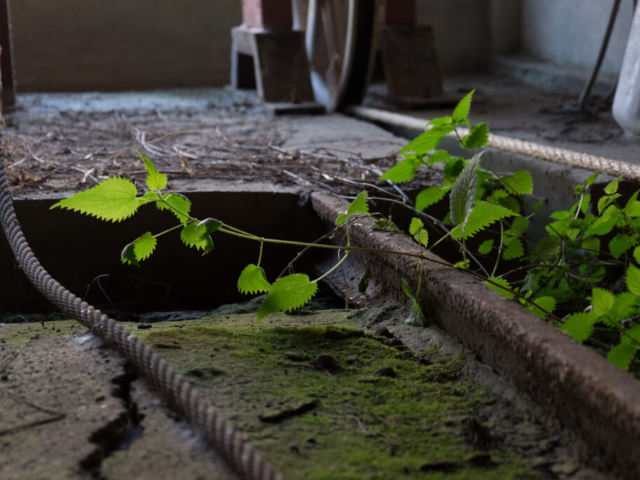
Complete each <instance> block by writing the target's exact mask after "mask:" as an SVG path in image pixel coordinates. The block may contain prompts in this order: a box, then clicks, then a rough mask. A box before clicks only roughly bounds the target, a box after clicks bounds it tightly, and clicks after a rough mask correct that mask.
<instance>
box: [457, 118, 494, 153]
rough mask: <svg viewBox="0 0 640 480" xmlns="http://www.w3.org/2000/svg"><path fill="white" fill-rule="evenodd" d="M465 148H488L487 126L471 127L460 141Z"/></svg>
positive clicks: (483, 124) (479, 124)
mask: <svg viewBox="0 0 640 480" xmlns="http://www.w3.org/2000/svg"><path fill="white" fill-rule="evenodd" d="M462 145H463V146H464V147H465V148H468V149H470V150H471V149H473V148H480V147H485V148H487V147H488V146H489V126H488V125H487V124H486V123H484V122H483V123H478V124H476V125H474V126H473V128H472V129H471V130H470V131H469V133H468V134H467V135H465V136H464V138H463V139H462Z"/></svg>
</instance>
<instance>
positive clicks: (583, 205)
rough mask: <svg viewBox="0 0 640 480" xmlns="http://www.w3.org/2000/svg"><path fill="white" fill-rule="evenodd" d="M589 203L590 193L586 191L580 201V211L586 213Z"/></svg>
mask: <svg viewBox="0 0 640 480" xmlns="http://www.w3.org/2000/svg"><path fill="white" fill-rule="evenodd" d="M589 205H591V194H590V193H587V194H586V195H585V196H584V197H583V198H582V202H580V211H581V212H582V213H587V210H588V209H589Z"/></svg>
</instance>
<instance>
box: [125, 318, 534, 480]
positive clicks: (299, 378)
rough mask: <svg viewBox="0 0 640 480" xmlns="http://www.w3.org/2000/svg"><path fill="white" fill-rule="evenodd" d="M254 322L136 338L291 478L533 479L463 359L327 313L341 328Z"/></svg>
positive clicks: (293, 321)
mask: <svg viewBox="0 0 640 480" xmlns="http://www.w3.org/2000/svg"><path fill="white" fill-rule="evenodd" d="M245 317H246V318H245ZM254 318H255V317H254V316H252V315H246V316H245V315H240V316H222V317H209V318H203V319H200V320H197V321H195V322H181V324H180V325H177V326H175V327H174V328H171V327H170V326H169V325H167V324H164V325H157V326H156V325H154V327H153V328H152V329H150V330H144V331H140V332H139V333H138V332H136V333H138V334H139V336H140V337H141V338H144V339H145V341H146V342H147V343H148V344H149V345H152V346H153V347H154V348H155V350H156V351H157V352H158V353H159V354H160V355H161V356H163V357H164V358H166V359H167V360H168V361H169V362H170V363H171V364H172V365H173V366H174V367H175V368H176V369H177V370H178V371H179V372H180V373H182V374H183V375H185V376H186V378H188V379H189V380H190V381H191V382H192V383H193V384H194V385H195V386H196V387H197V388H198V389H199V390H200V391H201V392H202V393H203V394H204V395H205V396H206V397H207V398H208V400H209V401H211V402H212V403H213V404H214V405H216V407H217V408H219V409H220V410H221V411H222V413H223V414H224V415H226V416H227V417H228V418H229V419H230V420H231V421H232V422H234V424H236V425H237V426H238V427H239V428H240V429H241V430H242V431H243V432H244V433H245V435H246V437H247V438H248V439H249V440H250V441H251V442H252V443H253V444H254V445H255V446H256V448H257V449H258V450H259V451H261V452H262V453H263V454H264V455H265V457H266V458H267V459H269V460H270V461H271V462H272V463H273V464H274V465H275V466H276V468H278V469H279V470H280V471H281V472H282V473H283V474H284V475H285V477H286V478H291V479H302V478H308V479H317V480H320V479H363V478H365V479H367V478H371V479H374V478H375V479H397V478H419V479H422V478H429V479H431V478H433V479H437V478H451V479H477V478H483V479H492V478H495V479H511V478H536V475H535V474H533V473H531V472H529V471H528V470H527V469H526V468H524V466H523V465H524V462H523V461H521V459H519V458H518V456H517V455H516V454H515V453H513V452H512V451H509V450H508V449H507V448H503V447H502V446H501V445H500V442H499V440H497V439H493V438H491V437H490V435H489V434H488V433H487V432H488V429H486V428H485V427H484V426H483V425H482V422H481V421H480V420H479V415H478V412H479V409H480V408H481V407H482V406H484V405H486V403H487V402H489V401H490V399H488V398H487V396H486V395H484V394H483V392H482V391H479V390H478V389H477V388H476V387H475V386H474V385H473V384H472V383H470V382H468V381H462V380H460V379H459V378H458V377H459V371H460V368H461V367H462V363H463V358H461V357H460V358H445V357H440V356H439V355H438V353H437V352H435V351H432V352H430V353H429V355H427V357H422V358H421V359H419V358H418V357H416V356H415V355H414V354H413V353H411V352H409V351H407V350H406V348H404V347H402V346H400V347H397V346H396V347H392V346H388V345H386V344H385V339H384V338H372V337H367V336H365V335H364V333H363V332H362V331H361V330H359V329H356V328H352V327H354V326H355V325H354V324H353V321H352V320H349V318H348V316H347V314H346V313H344V312H342V313H340V312H333V313H330V318H331V319H332V320H334V321H335V322H336V323H338V325H327V319H326V318H324V319H323V317H322V314H318V315H313V316H309V317H291V316H285V315H282V316H278V318H274V319H272V320H271V321H269V322H264V323H261V324H259V325H258V326H256V325H255V323H254ZM313 324H316V325H317V324H320V325H321V326H309V325H313ZM276 325H279V326H276Z"/></svg>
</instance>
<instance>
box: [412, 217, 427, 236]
mask: <svg viewBox="0 0 640 480" xmlns="http://www.w3.org/2000/svg"><path fill="white" fill-rule="evenodd" d="M423 228H424V223H423V222H422V220H420V219H419V218H417V217H414V218H412V219H411V224H410V225H409V233H410V234H411V235H415V234H416V233H418V232H419V231H420V230H422V229H423Z"/></svg>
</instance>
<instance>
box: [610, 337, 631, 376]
mask: <svg viewBox="0 0 640 480" xmlns="http://www.w3.org/2000/svg"><path fill="white" fill-rule="evenodd" d="M636 352H637V350H636V348H635V347H634V346H633V345H629V344H626V343H620V344H619V345H616V346H615V347H613V348H612V349H611V350H610V351H609V353H608V354H607V360H609V361H610V362H611V363H613V364H614V365H615V366H616V367H619V368H621V369H623V370H627V369H628V368H629V364H630V363H631V360H632V359H633V357H634V356H635V355H636Z"/></svg>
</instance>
